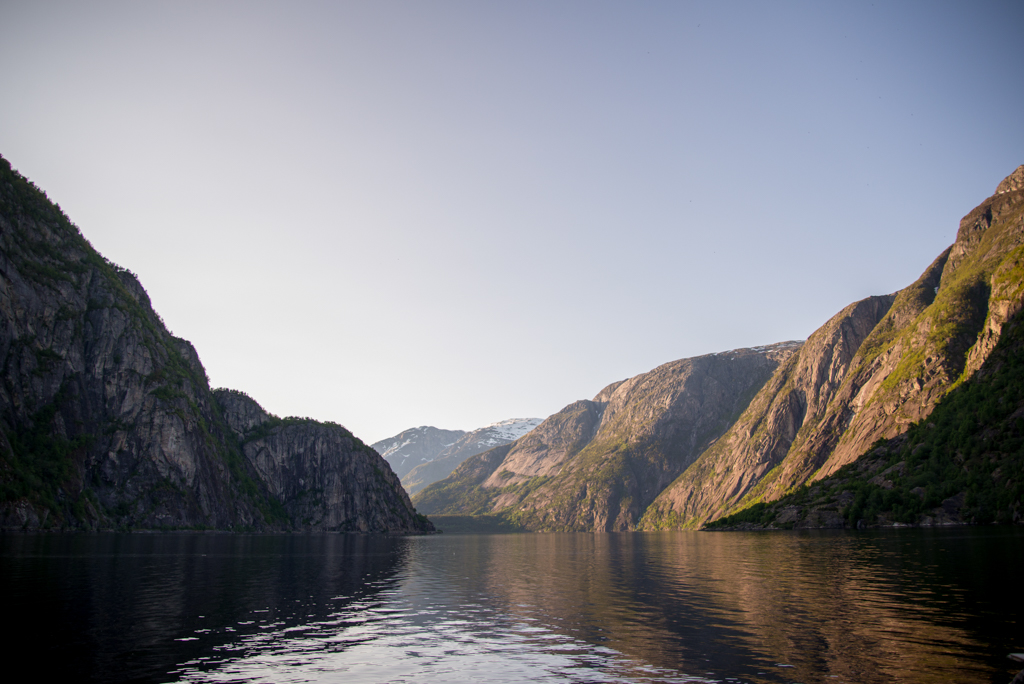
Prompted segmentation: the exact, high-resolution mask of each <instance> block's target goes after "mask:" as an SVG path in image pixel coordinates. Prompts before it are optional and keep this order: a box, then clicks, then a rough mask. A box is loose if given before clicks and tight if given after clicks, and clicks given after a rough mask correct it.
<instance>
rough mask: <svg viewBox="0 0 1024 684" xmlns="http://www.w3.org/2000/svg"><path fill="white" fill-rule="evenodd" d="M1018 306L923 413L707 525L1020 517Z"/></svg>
mask: <svg viewBox="0 0 1024 684" xmlns="http://www.w3.org/2000/svg"><path fill="white" fill-rule="evenodd" d="M1022 454H1024V313H1018V314H1017V315H1016V316H1014V317H1013V318H1012V319H1011V320H1010V322H1009V323H1007V324H1006V325H1005V326H1004V328H1003V333H1002V335H1001V336H1000V339H999V343H998V344H997V346H996V348H995V349H994V350H993V352H992V353H991V354H990V355H989V357H988V359H986V360H985V363H984V364H982V366H981V368H980V369H978V371H977V372H976V373H975V374H974V375H972V376H971V378H970V379H969V380H966V381H965V382H963V383H962V384H960V385H959V386H957V387H955V388H954V389H953V390H951V391H950V392H949V394H947V395H946V396H945V397H943V398H942V399H941V400H940V401H939V403H938V404H937V405H936V406H935V410H934V411H932V413H931V414H930V415H928V417H927V418H925V419H923V420H921V421H919V422H918V423H915V424H914V425H913V426H912V427H911V428H910V429H909V430H908V431H907V432H905V433H903V434H901V435H898V436H896V437H893V438H892V439H888V440H883V441H881V442H879V443H878V444H875V445H874V446H873V447H872V448H871V449H870V450H869V451H868V452H867V453H866V454H864V455H863V456H862V457H861V458H860V459H858V460H856V461H854V462H853V463H851V464H849V465H846V466H844V467H842V468H840V469H839V470H838V471H837V472H836V473H834V474H832V475H830V476H828V477H826V478H823V479H822V480H820V481H818V482H814V483H810V484H807V485H805V486H803V487H800V488H799V489H798V490H797V491H795V492H793V493H791V494H789V495H787V496H784V497H782V498H781V499H778V500H776V501H773V502H771V503H758V504H755V505H753V506H750V507H748V508H746V509H744V510H742V511H740V512H738V513H735V514H733V515H731V516H726V517H725V518H721V519H719V520H717V521H715V522H713V523H711V524H710V525H709V526H710V527H717V528H743V529H763V528H794V527H797V528H814V527H819V528H820V527H831V528H842V527H874V526H881V525H897V524H903V525H947V524H965V523H971V524H984V523H992V522H997V523H1021V522H1024V458H1022Z"/></svg>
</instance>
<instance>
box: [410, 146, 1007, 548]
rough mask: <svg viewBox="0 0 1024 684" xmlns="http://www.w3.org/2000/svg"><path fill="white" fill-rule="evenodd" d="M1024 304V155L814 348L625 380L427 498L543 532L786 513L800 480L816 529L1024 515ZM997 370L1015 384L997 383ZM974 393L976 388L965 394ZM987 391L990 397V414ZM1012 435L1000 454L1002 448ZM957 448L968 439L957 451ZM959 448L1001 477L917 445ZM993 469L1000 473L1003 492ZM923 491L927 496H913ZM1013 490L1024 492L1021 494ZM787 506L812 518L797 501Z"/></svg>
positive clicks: (460, 471)
mask: <svg viewBox="0 0 1024 684" xmlns="http://www.w3.org/2000/svg"><path fill="white" fill-rule="evenodd" d="M1022 310H1024V166H1022V167H1020V168H1018V169H1017V170H1016V171H1014V172H1013V173H1012V174H1011V175H1010V176H1008V177H1007V178H1006V179H1004V180H1003V181H1002V182H1001V183H1000V184H999V186H998V187H997V188H996V193H995V194H994V195H993V196H992V197H990V198H988V199H987V200H985V201H984V202H982V203H981V204H980V205H979V206H978V207H976V208H975V209H974V210H973V211H971V212H970V213H969V214H967V216H965V217H964V218H963V220H962V221H961V222H960V228H959V231H958V233H957V238H956V241H955V243H954V244H953V245H951V246H950V247H949V248H948V249H946V250H945V251H943V252H942V253H941V254H940V255H938V257H937V258H936V259H935V260H934V261H933V262H932V264H931V265H930V266H929V267H928V268H927V269H925V271H924V273H922V274H921V276H920V278H918V280H917V281H916V282H914V283H913V284H911V285H910V286H908V287H906V288H905V289H903V290H900V291H899V292H896V293H893V294H888V295H880V296H875V297H868V298H867V299H864V300H861V301H858V302H854V303H853V304H850V305H849V306H847V307H846V308H845V309H843V310H842V311H840V312H839V313H837V314H836V315H835V316H833V317H832V318H831V319H830V320H829V321H827V322H826V323H825V324H824V325H823V326H822V327H821V328H820V329H818V330H817V331H815V333H814V334H812V335H811V336H810V337H809V338H808V340H807V341H806V342H805V343H803V344H798V343H784V344H781V345H775V346H772V347H766V348H760V349H751V350H736V351H733V352H726V353H724V354H720V355H712V356H706V357H697V358H695V359H684V360H682V361H677V362H674V363H671V364H666V365H665V366H662V367H660V368H658V369H655V370H654V371H651V372H650V373H647V374H643V375H640V376H637V377H635V378H632V379H630V380H627V381H625V382H622V383H615V384H613V385H610V386H609V387H608V388H606V389H605V390H603V391H602V392H601V393H600V394H598V396H597V397H595V398H594V399H593V400H592V401H580V402H576V403H574V404H571V405H569V406H567V407H566V408H565V409H563V410H562V411H560V412H559V413H557V414H555V415H554V416H551V417H549V418H548V419H547V420H545V421H544V422H543V423H542V424H541V425H540V426H539V427H538V428H537V429H536V430H534V431H533V432H532V433H530V434H529V435H527V436H525V437H523V438H521V439H519V440H517V441H516V442H514V443H512V444H509V445H505V446H502V447H498V448H496V449H492V450H490V451H487V452H484V453H482V454H479V455H477V456H474V457H472V458H470V459H468V460H466V461H465V462H464V463H463V464H462V465H461V466H459V467H458V468H457V469H456V470H455V471H454V472H453V473H452V474H451V475H450V476H449V477H448V478H446V479H445V480H442V481H439V482H435V483H434V484H432V485H430V486H428V487H426V488H425V489H423V490H422V491H420V492H419V493H417V494H416V495H415V496H414V499H413V500H414V502H415V503H416V504H417V505H418V506H419V507H420V508H421V509H423V510H424V511H426V512H428V513H431V514H435V515H440V516H474V515H476V516H489V517H488V520H489V521H491V522H492V523H494V524H498V523H500V524H512V525H516V526H518V527H519V528H521V529H527V530H595V531H610V530H626V529H646V530H655V529H673V528H698V527H701V526H703V525H705V524H707V523H708V522H709V521H713V520H715V519H717V518H721V517H722V516H726V515H730V514H732V515H734V517H733V518H731V519H730V520H733V521H736V520H740V521H743V523H744V524H767V523H765V522H764V521H765V520H767V519H768V518H770V517H771V516H773V515H776V514H778V511H779V508H778V506H769V505H767V503H768V502H772V501H776V500H779V499H780V498H782V497H785V496H786V495H787V494H791V493H794V492H796V493H797V495H799V496H803V497H805V498H804V499H799V501H798V502H797V503H794V501H795V500H794V499H792V498H787V499H783V501H784V502H788V503H786V505H787V506H798V504H799V505H802V506H804V508H803V509H801V510H802V511H803V513H801V515H803V516H804V517H803V518H800V520H803V521H804V522H803V523H801V524H808V525H810V524H812V523H811V522H807V521H808V520H811V519H813V520H815V521H817V523H813V524H818V523H820V522H821V521H823V520H828V521H831V522H830V523H829V524H839V523H837V522H836V521H841V520H845V521H846V523H844V524H850V520H851V519H852V518H853V517H856V516H862V515H867V517H868V519H869V522H868V523H867V524H876V522H877V521H878V520H889V521H894V520H904V519H907V520H909V519H911V518H913V519H914V520H917V521H919V522H920V521H922V520H930V521H931V522H932V523H935V522H936V521H943V520H946V521H956V520H961V521H965V520H988V519H998V520H1004V519H1006V520H1008V519H1013V520H1019V519H1020V511H1019V493H1018V494H1016V495H1014V494H1012V492H1019V483H1020V479H1019V477H1018V475H1019V472H1020V467H1021V466H1020V456H1019V454H1020V442H1019V441H1018V437H1020V435H1019V433H1020V431H1021V427H1020V425H1018V423H1017V422H1015V421H1017V420H1018V419H1019V418H1020V415H1019V414H1018V413H1017V408H1016V406H1015V405H1014V404H1012V402H1013V401H1016V399H1014V398H1013V397H1014V396H1015V395H1012V394H1010V393H1008V390H1006V389H1005V388H1006V387H1009V386H1010V385H1013V384H1014V383H1015V382H1016V380H1007V379H1006V378H1003V376H1002V375H1000V373H1003V371H999V372H996V371H993V370H990V369H991V364H989V363H988V362H989V359H990V358H993V357H992V354H993V350H995V349H996V348H997V345H998V344H999V343H1000V340H1001V339H1002V337H1003V333H1004V329H1008V328H1007V326H1008V323H1009V322H1010V321H1013V320H1016V318H1015V317H1017V316H1018V315H1019V314H1020V312H1021V311H1022ZM1007 349H1008V351H1005V352H1001V355H1000V356H998V358H999V359H1000V360H999V361H998V364H997V367H998V368H1001V369H1006V368H1010V367H1013V364H1014V363H1016V362H1015V361H1013V358H1014V354H1018V353H1019V351H1018V350H1019V349H1020V345H1018V346H1010V347H1007ZM723 360H728V361H729V363H723ZM983 368H984V369H986V370H985V372H984V373H981V374H980V375H978V378H975V375H977V374H978V373H979V369H983ZM737 370H739V371H740V372H738V373H737V372H736V371H737ZM988 375H993V376H994V377H997V378H1003V379H1001V380H998V381H992V382H991V383H988V384H986V383H983V382H981V378H984V377H988ZM986 382H988V381H986ZM985 387H1003V388H1004V389H1003V390H1000V391H1002V392H1003V394H1000V395H996V394H991V393H990V394H986V392H989V390H985V389H984V388H985ZM964 388H973V389H964ZM979 388H981V389H979ZM993 391H994V390H993ZM962 396H967V397H971V399H969V400H965V399H954V398H955V397H962ZM947 398H948V399H947ZM998 401H1001V402H1003V403H1002V404H1000V405H999V407H992V406H991V404H992V403H993V402H998ZM940 402H942V405H943V406H946V405H947V404H948V406H952V407H955V408H944V409H943V412H949V411H952V412H953V413H954V414H955V415H954V417H951V418H950V417H947V418H943V422H942V424H941V425H938V424H936V425H938V427H937V428H934V429H935V430H936V431H935V432H934V435H938V434H942V435H944V439H945V440H946V441H945V442H944V443H943V444H939V443H936V442H935V441H934V437H931V438H928V439H925V438H924V437H921V436H920V434H922V433H921V431H922V430H931V429H933V428H930V427H925V428H922V427H920V426H921V425H926V426H929V425H931V424H932V423H931V419H930V418H929V417H930V416H931V415H932V413H933V411H935V410H936V407H937V406H938V405H940ZM972 402H980V403H978V404H977V406H986V407H988V408H986V409H985V410H984V411H981V412H980V413H979V412H978V410H977V406H975V405H974V404H972ZM1011 409H1012V410H1011ZM942 415H946V414H945V413H943V414H942ZM942 425H947V426H948V425H955V426H956V428H955V430H954V429H953V428H948V429H945V428H942ZM915 431H916V432H915ZM950 431H952V432H953V433H955V435H956V436H955V438H952V437H949V434H950ZM908 435H918V436H917V437H913V438H912V437H910V436H908ZM997 438H998V444H999V446H998V448H997V449H995V450H993V448H992V447H991V446H986V444H987V443H986V442H985V440H986V439H997ZM908 440H909V441H908ZM914 440H917V441H914ZM972 440H973V441H972ZM906 445H910V446H909V447H906ZM922 445H923V446H922ZM950 445H953V446H956V445H960V446H956V448H957V449H960V450H959V451H955V452H951V453H952V455H950V452H949V451H948V450H949V449H950V448H952V447H951V446H950ZM905 448H912V449H919V451H918V452H916V453H917V454H918V456H915V455H914V453H911V454H910V455H908V454H907V453H906V452H905ZM943 449H945V450H946V456H947V457H948V458H953V459H954V461H955V462H956V463H957V464H958V467H959V468H960V469H961V470H964V471H965V472H966V471H970V472H972V473H985V475H984V476H980V475H978V476H975V475H971V476H970V477H967V479H966V480H965V479H964V477H966V476H964V477H961V475H957V474H956V473H954V472H953V471H956V469H953V470H949V468H948V467H947V465H941V464H940V465H936V464H934V463H933V464H932V465H929V466H928V468H931V469H930V470H928V469H925V470H917V468H918V467H919V466H920V464H919V463H918V461H915V458H917V459H918V460H920V459H921V458H924V457H923V456H920V454H929V453H938V452H942V450H943ZM986 449H988V451H986ZM985 453H988V454H989V455H990V458H989V459H988V461H985V462H984V463H982V462H981V461H979V460H978V459H979V458H980V456H979V454H985ZM865 454H867V457H866V458H865ZM893 459H897V460H895V461H894V460H893ZM947 460H948V459H947ZM982 460H983V459H982ZM986 464H987V465H986ZM911 465H913V466H914V467H911ZM920 467H922V468H923V467H924V466H920ZM943 468H945V469H946V470H943ZM940 472H941V473H942V474H941V476H940V475H937V474H936V473H940ZM956 472H960V471H956ZM833 475H835V476H837V477H839V479H838V480H836V479H828V478H830V477H831V476H833ZM986 477H989V478H990V480H992V481H996V482H999V483H1000V485H999V486H1000V487H1002V489H1000V492H999V493H998V494H993V493H991V492H990V491H989V490H988V489H986V486H988V485H990V484H991V482H990V480H986V479H985V478H986ZM858 478H859V479H858ZM943 478H944V479H943ZM979 478H980V479H979ZM862 480H863V482H866V483H867V484H863V486H860V485H858V487H860V488H857V487H854V484H855V483H857V482H861V481H862ZM981 481H984V482H985V483H988V485H986V486H982V485H981V484H979V482H981ZM836 482H840V483H854V484H849V486H847V484H843V485H842V487H839V488H837V487H838V485H836ZM818 483H822V484H820V485H819V484H818ZM826 483H827V486H826ZM921 483H925V484H921ZM965 483H966V484H965ZM843 487H846V488H845V489H844V488H843ZM850 487H853V489H850ZM878 487H881V488H882V489H885V490H886V492H888V493H887V494H884V495H883V494H879V493H878V491H879V490H878ZM900 487H903V489H900ZM908 487H909V489H908ZM928 487H931V489H928ZM958 487H959V488H960V489H957V490H956V491H952V489H950V488H953V489H956V488H958ZM965 487H966V488H965ZM1015 487H1017V488H1018V489H1014V488H1015ZM872 488H874V489H872ZM915 488H918V492H917V493H916V494H915V495H914V497H916V498H914V499H911V498H906V497H904V498H900V499H899V500H898V501H897V499H896V497H897V495H899V496H901V497H903V496H904V495H903V494H901V493H900V492H904V490H906V491H910V490H913V489H915ZM854 490H856V491H854ZM1003 490H1005V491H1003ZM894 491H895V492H896V493H892V492H894ZM1006 491H1009V492H1011V494H1009V495H1008V494H1006ZM871 492H874V493H871ZM972 492H973V493H972ZM904 493H905V492H904ZM907 496H909V495H907ZM939 496H942V497H945V498H941V499H939V500H937V499H936V498H935V497H939ZM958 496H961V497H963V498H962V500H960V499H957V497H958ZM1007 496H1010V497H1011V498H1013V496H1017V499H1015V500H1014V501H1015V503H1014V504H1013V505H1010V504H1007V503H1006V497H1007ZM807 497H810V498H807ZM829 497H831V498H829ZM872 497H873V498H872ZM968 497H973V498H971V501H974V502H975V503H967V498H968ZM985 497H989V499H991V501H990V502H989V503H984V502H982V503H981V504H978V503H976V502H977V501H981V500H982V499H984V498H985ZM947 499H950V500H951V501H952V502H950V501H947ZM812 500H813V502H814V503H813V505H810V507H808V505H807V504H808V501H812ZM958 501H959V503H957V502H958ZM800 502H802V503H800ZM992 502H995V503H992ZM938 504H941V506H939V508H941V509H942V510H943V511H945V513H942V514H941V515H940V514H939V513H937V512H936V511H937V508H936V506H937V505H938ZM886 506H889V508H886ZM963 506H967V508H966V509H964V508H963ZM979 506H980V507H979ZM1014 506H1016V507H1014ZM798 507H799V506H798ZM815 507H817V508H815ZM893 507H895V508H893ZM922 507H925V508H928V510H929V511H931V513H928V514H926V513H923V512H922V511H923V510H924V508H922ZM929 507H930V508H929ZM954 509H955V510H956V511H960V512H958V513H956V514H955V515H954V514H953V513H951V512H950V511H953V510H954ZM961 509H962V510H961ZM814 510H817V511H819V513H820V515H819V514H818V513H815V514H813V515H812V514H811V513H809V512H808V511H814ZM743 511H749V513H743ZM821 511H826V512H821ZM828 511H831V512H828ZM886 511H888V512H886ZM786 515H787V516H789V517H788V518H785V519H782V520H783V522H784V523H785V524H790V523H793V524H795V520H796V518H794V517H793V516H794V515H796V514H795V513H793V510H792V509H790V510H789V513H787V514H786ZM879 515H881V516H882V517H881V518H879ZM915 515H916V516H918V517H917V518H914V516H915ZM744 516H746V517H744ZM807 516H811V517H810V518H808V517H807ZM815 516H817V517H815ZM886 516H889V517H886ZM936 516H938V517H936ZM942 516H945V517H942ZM957 516H959V517H957ZM771 519H772V520H776V518H771ZM860 519H861V518H857V520H855V521H854V522H857V521H859V520H860ZM453 520H454V518H453ZM464 523H465V520H464V519H463V518H459V524H464Z"/></svg>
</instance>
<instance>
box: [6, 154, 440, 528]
mask: <svg viewBox="0 0 1024 684" xmlns="http://www.w3.org/2000/svg"><path fill="white" fill-rule="evenodd" d="M0 362H2V363H0V525H2V526H3V527H5V528H12V527H13V528H30V529H32V528H49V527H57V528H61V527H67V528H94V529H95V528H100V529H104V528H129V529H130V528H142V529H159V528H200V529H202V528H214V529H236V530H237V529H257V530H260V529H338V530H359V531H378V532H384V531H396V532H397V531H416V530H424V529H429V528H430V525H429V523H426V522H424V521H423V520H422V519H421V518H420V517H417V516H416V514H415V510H414V509H413V508H412V505H411V503H410V502H409V500H408V497H407V496H406V494H405V492H404V491H402V490H401V488H400V487H399V486H398V480H397V477H395V476H394V474H393V473H392V472H391V471H390V468H389V467H388V466H387V464H386V463H385V462H384V461H383V460H381V459H380V457H379V456H377V455H376V453H374V452H373V451H372V450H371V449H369V447H366V446H364V445H363V444H362V443H361V442H360V441H359V440H357V439H356V438H354V437H353V436H352V435H351V434H350V433H349V432H348V431H347V430H345V429H344V428H342V427H341V426H337V425H325V424H318V423H315V422H314V421H308V420H299V421H290V420H287V419H286V420H284V421H282V420H280V419H277V418H275V417H273V416H270V415H268V414H266V413H265V412H264V411H263V410H262V409H260V408H259V406H258V405H257V404H255V402H253V401H252V400H250V399H248V398H246V397H244V395H240V394H238V395H236V394H232V393H218V394H215V393H214V392H213V391H211V389H210V387H209V382H208V379H207V377H206V372H205V370H204V369H203V366H202V363H201V362H200V360H199V356H198V354H197V353H196V351H195V349H194V348H193V347H192V345H191V344H190V343H189V342H187V341H186V340H183V339H180V338H176V337H174V336H173V335H172V334H171V333H170V332H169V331H168V330H167V328H166V327H165V326H164V324H163V321H162V320H161V319H160V317H159V316H158V315H157V313H156V312H155V311H154V310H153V308H152V306H151V305H150V301H149V297H148V296H147V295H146V292H145V290H144V289H143V288H142V286H141V285H140V284H139V281H138V280H137V279H136V278H135V276H134V275H133V274H131V273H130V272H129V271H127V270H125V269H122V268H119V267H117V266H115V265H114V264H111V263H110V262H108V261H106V260H105V259H104V258H103V257H102V256H101V255H99V254H98V253H97V252H96V251H95V250H94V249H93V248H92V247H91V245H89V243H88V241H87V240H86V239H85V238H84V237H82V235H81V233H80V232H79V231H78V229H77V228H76V227H75V226H74V225H73V224H71V222H70V221H69V220H68V219H67V217H66V216H64V214H63V213H62V212H61V211H60V209H59V208H58V207H56V206H54V205H53V204H52V203H50V202H49V200H48V199H47V198H46V196H45V195H44V194H43V193H42V192H41V191H39V190H38V189H36V188H35V187H34V186H33V185H32V184H31V183H29V182H28V181H26V180H25V179H24V178H22V177H21V176H19V175H18V174H17V173H16V172H14V171H13V170H12V169H11V167H10V165H9V164H8V163H7V161H6V160H3V159H2V158H0Z"/></svg>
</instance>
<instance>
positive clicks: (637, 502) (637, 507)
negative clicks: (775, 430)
mask: <svg viewBox="0 0 1024 684" xmlns="http://www.w3.org/2000/svg"><path fill="white" fill-rule="evenodd" d="M799 348H800V343H799V342H785V343H781V344H777V345H770V346H767V347H759V348H756V349H741V350H736V351H732V352H725V353H721V354H709V355H707V356H701V357H696V358H692V359H683V360H681V361H674V362H672V363H668V364H665V365H663V366H660V367H659V368H656V369H654V370H653V371H650V372H648V373H644V374H642V375H638V376H636V377H634V378H630V379H628V380H625V381H621V382H617V383H613V384H612V385H609V386H608V387H606V388H605V389H604V390H602V391H601V392H600V393H598V395H597V396H596V397H594V399H593V400H592V401H585V400H584V401H578V402H575V403H573V404H570V405H569V406H567V407H565V408H564V409H562V410H561V411H560V412H558V413H556V414H555V415H553V416H551V417H549V418H548V419H547V420H545V421H544V422H543V423H541V424H540V425H539V426H538V427H537V428H536V429H535V430H533V431H532V432H530V433H529V434H527V435H525V436H523V437H521V438H519V439H518V440H516V441H515V442H514V443H511V444H508V445H505V446H500V447H497V448H495V449H491V450H490V451H487V452H484V453H482V454H480V455H478V456H473V457H471V458H469V459H467V460H466V461H465V462H464V463H463V464H462V465H461V466H459V467H458V468H457V469H456V470H455V471H454V472H453V473H452V475H451V476H449V477H448V478H447V479H445V480H442V481H440V482H435V483H434V484H432V485H430V486H428V487H426V488H424V489H423V490H421V491H420V492H419V493H417V494H416V495H415V496H414V501H415V502H416V505H417V507H418V508H420V509H421V510H423V511H426V512H428V514H429V513H435V514H445V515H472V514H483V513H501V514H502V515H504V516H506V517H507V518H508V519H510V520H513V521H514V522H516V523H518V524H520V525H522V526H523V527H525V528H526V529H532V530H598V531H613V530H628V529H631V528H632V527H633V526H635V525H636V523H637V522H638V521H639V520H640V516H641V515H642V514H643V512H644V510H645V509H646V507H647V505H648V504H649V503H651V502H652V501H653V500H654V498H655V497H656V496H657V495H658V494H659V493H660V492H661V491H662V489H664V487H665V486H666V485H668V484H669V483H670V482H671V481H672V480H673V479H675V477H676V476H677V475H679V474H680V473H682V472H683V471H684V470H685V469H686V468H687V467H688V466H689V465H690V464H691V463H692V462H693V461H694V459H696V458H697V457H698V456H699V455H700V453H701V452H702V451H703V450H704V449H706V448H707V447H708V446H709V445H710V444H712V443H714V441H715V440H716V439H717V438H718V437H719V436H721V434H722V433H723V432H725V430H726V429H728V427H729V426H730V425H731V424H732V422H733V421H734V420H735V419H736V417H737V416H739V414H740V413H741V412H742V411H743V410H744V409H745V408H746V406H747V403H748V402H749V401H750V398H751V397H753V396H754V394H755V393H756V392H757V391H758V390H759V389H760V388H761V386H762V385H763V384H764V383H765V382H766V381H767V380H768V379H769V378H770V377H771V375H772V373H773V372H774V371H775V369H776V368H777V367H778V366H779V364H781V363H784V362H785V361H786V360H787V359H789V358H790V357H791V356H792V355H793V354H794V353H795V352H796V351H797V350H798V349H799Z"/></svg>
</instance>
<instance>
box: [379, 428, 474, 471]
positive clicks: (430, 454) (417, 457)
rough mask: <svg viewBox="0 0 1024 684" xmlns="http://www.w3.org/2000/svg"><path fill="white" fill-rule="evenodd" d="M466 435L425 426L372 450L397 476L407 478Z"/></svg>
mask: <svg viewBox="0 0 1024 684" xmlns="http://www.w3.org/2000/svg"><path fill="white" fill-rule="evenodd" d="M465 434H466V431H465V430H441V429H438V428H436V427H430V426H429V425H423V426H421V427H415V428H409V429H408V430H403V431H402V432H399V433H398V434H397V435H395V436H394V437H389V438H388V439H382V440H381V441H379V442H374V443H373V444H371V445H370V446H371V447H372V448H373V449H375V450H376V451H377V453H378V454H380V455H381V456H382V457H384V460H385V461H387V462H388V464H389V465H390V466H391V469H392V470H393V471H395V475H398V477H405V476H406V475H407V474H408V473H409V471H410V470H412V469H413V468H415V467H416V466H418V465H420V464H422V463H426V462H428V461H432V460H434V459H435V458H437V455H438V454H439V453H441V452H442V451H444V450H445V449H446V448H448V447H450V446H452V445H453V444H455V442H457V441H458V440H459V438H460V437H462V436H463V435H465Z"/></svg>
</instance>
